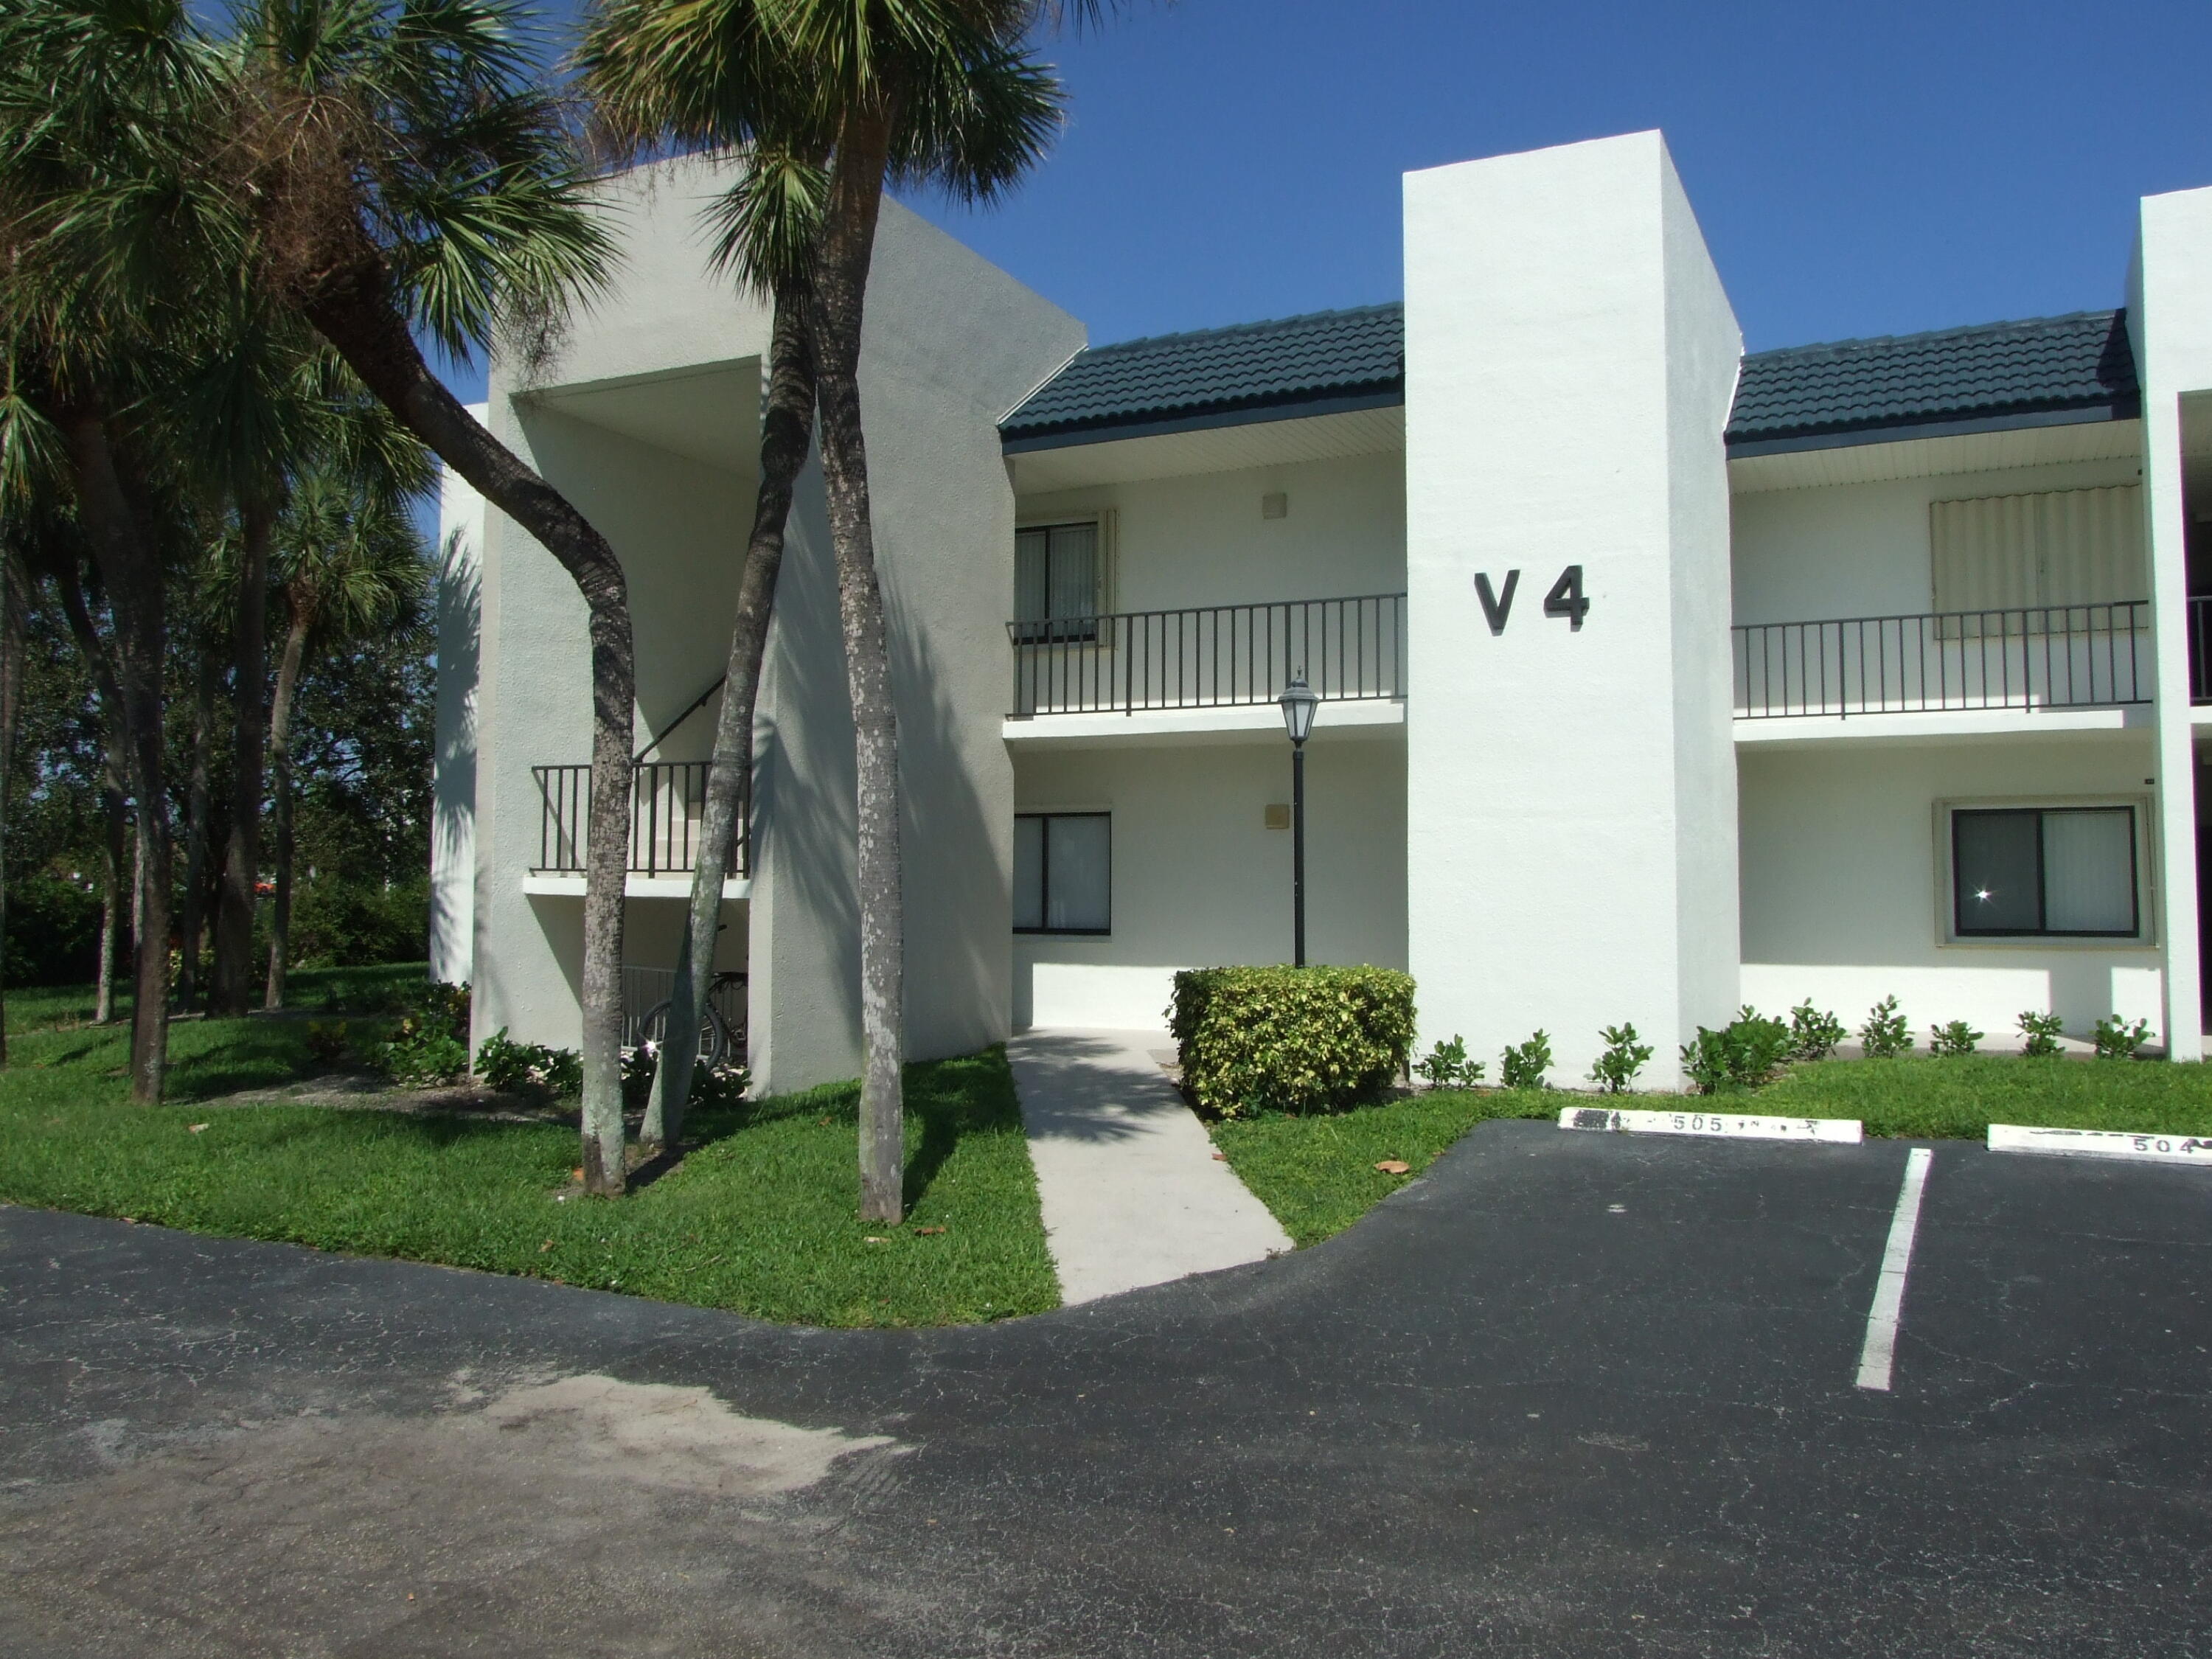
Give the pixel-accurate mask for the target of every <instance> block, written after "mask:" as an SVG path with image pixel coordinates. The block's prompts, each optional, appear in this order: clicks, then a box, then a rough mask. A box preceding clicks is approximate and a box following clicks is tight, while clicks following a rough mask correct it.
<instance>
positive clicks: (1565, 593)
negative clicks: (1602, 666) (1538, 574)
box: [1474, 564, 1590, 634]
mask: <svg viewBox="0 0 2212 1659" xmlns="http://www.w3.org/2000/svg"><path fill="white" fill-rule="evenodd" d="M1519 586H1521V573H1520V572H1519V571H1518V570H1509V571H1507V572H1506V573H1505V585H1504V586H1503V587H1498V588H1492V586H1491V585H1490V573H1489V572H1488V571H1486V570H1479V571H1477V572H1476V573H1475V576H1474V597H1475V598H1476V599H1480V600H1481V601H1482V618H1483V620H1484V621H1485V622H1486V623H1489V624H1490V631H1491V632H1492V633H1493V634H1503V633H1504V631H1505V621H1506V618H1507V617H1510V616H1511V615H1512V614H1513V593H1514V590H1515V589H1516V588H1517V587H1519ZM1589 608H1590V602H1589V599H1586V598H1584V597H1583V568H1582V566H1580V565H1578V564H1571V565H1569V566H1568V567H1567V568H1565V570H1562V571H1561V572H1559V580H1557V581H1555V582H1553V584H1552V591H1551V592H1548V593H1547V594H1545V595H1544V614H1545V615H1546V616H1547V617H1560V618H1563V619H1564V620H1565V623H1566V624H1567V626H1568V628H1569V629H1571V630H1573V631H1575V632H1577V633H1579V632H1581V631H1582V625H1583V617H1586V616H1588V615H1589Z"/></svg>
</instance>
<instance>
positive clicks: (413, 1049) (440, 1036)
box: [368, 1015, 469, 1089]
mask: <svg viewBox="0 0 2212 1659" xmlns="http://www.w3.org/2000/svg"><path fill="white" fill-rule="evenodd" d="M368 1057H369V1060H370V1062H371V1063H372V1064H374V1066H376V1067H377V1068H378V1069H379V1070H380V1071H382V1072H383V1073H386V1075H387V1076H389V1077H390V1078H391V1079H392V1081H393V1082H394V1083H397V1084H398V1085H401V1086H402V1087H404V1088H409V1089H427V1088H431V1087H434V1086H435V1085H438V1084H441V1083H450V1082H452V1081H453V1079H455V1078H458V1077H462V1076H465V1074H466V1073H467V1072H468V1069H469V1045H468V1044H467V1043H465V1042H462V1041H461V1040H460V1039H459V1037H457V1036H453V1035H452V1034H451V1033H450V1032H447V1031H444V1030H437V1029H435V1028H426V1027H424V1026H423V1025H422V1024H420V1023H419V1022H418V1021H417V1020H416V1018H414V1016H412V1015H410V1016H408V1017H407V1018H404V1019H402V1020H401V1021H400V1022H399V1029H398V1031H396V1032H395V1033H393V1035H392V1039H391V1041H390V1042H380V1043H378V1044H377V1045H376V1046H375V1047H374V1048H372V1049H371V1050H370V1051H369V1056H368Z"/></svg>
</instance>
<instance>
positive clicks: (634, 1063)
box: [622, 1042, 753, 1112]
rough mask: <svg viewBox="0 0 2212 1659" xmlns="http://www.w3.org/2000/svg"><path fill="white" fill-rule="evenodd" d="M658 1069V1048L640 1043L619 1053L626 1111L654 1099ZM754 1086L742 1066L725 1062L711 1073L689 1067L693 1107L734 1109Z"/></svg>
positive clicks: (638, 1110) (635, 1110) (642, 1105)
mask: <svg viewBox="0 0 2212 1659" xmlns="http://www.w3.org/2000/svg"><path fill="white" fill-rule="evenodd" d="M659 1069H660V1045H659V1043H657V1042H641V1043H639V1044H638V1045H637V1046H636V1047H635V1048H625V1049H623V1051H622V1091H623V1109H625V1110H628V1111H633V1112H641V1111H643V1110H644V1109H646V1107H647V1105H648V1104H649V1103H651V1102H652V1099H653V1074H654V1073H657V1072H658V1071H659ZM752 1085H753V1074H752V1073H751V1072H750V1070H749V1069H748V1068H747V1067H745V1066H736V1065H732V1064H731V1063H730V1062H729V1061H728V1060H724V1061H723V1062H722V1063H721V1064H720V1066H715V1067H714V1068H713V1069H712V1070H711V1071H710V1070H708V1068H707V1067H706V1066H693V1067H692V1068H691V1099H690V1104H691V1105H693V1106H734V1105H736V1104H737V1103H738V1102H739V1101H741V1100H743V1099H744V1097H745V1091H747V1090H748V1089H750V1088H751V1087H752Z"/></svg>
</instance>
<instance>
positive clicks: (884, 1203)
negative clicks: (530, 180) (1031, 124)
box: [815, 110, 906, 1224]
mask: <svg viewBox="0 0 2212 1659" xmlns="http://www.w3.org/2000/svg"><path fill="white" fill-rule="evenodd" d="M890 130H891V128H890V112H889V111H888V110H882V111H878V112H872V113H871V114H868V115H865V116H860V117H857V118H854V119H853V120H852V121H850V122H848V124H847V125H846V128H845V131H844V132H843V135H842V141H841V142H840V143H839V144H838V147H837V160H836V167H835V169H834V170H833V172H832V173H831V175H830V185H829V211H828V215H827V217H826V219H825V221H824V222H823V232H822V253H821V268H820V272H819V276H818V279H817V288H816V293H817V298H818V301H819V304H818V307H817V311H816V313H815V321H816V337H815V350H816V356H817V375H818V380H817V386H818V390H819V394H820V397H821V401H822V476H823V486H824V493H825V494H826V495H827V496H828V498H829V536H830V540H831V542H832V543H833V544H834V545H835V546H836V551H837V608H838V617H839V621H840V623H841V624H842V632H843V635H844V641H845V682H846V690H847V691H848V695H849V696H850V697H851V699H852V703H853V758H854V777H855V789H854V795H855V805H856V809H857V811H856V817H857V820H858V829H859V836H858V843H859V844H858V848H857V860H856V866H855V868H856V878H857V885H858V888H859V898H860V1213H861V1215H862V1216H863V1217H865V1218H866V1219H868V1220H871V1221H882V1222H888V1223H893V1224H896V1222H897V1221H898V1220H899V1218H900V1217H901V1215H902V1212H903V1211H904V1207H905V1193H904V1190H903V1188H904V1176H905V1163H906V1158H905V1146H904V1139H905V1120H904V1111H905V1103H904V1100H903V1097H902V1088H901V1079H900V1071H899V1067H900V1062H901V1060H902V1058H903V1057H904V1048H905V1022H906V1007H905V983H904V966H905V963H904V956H905V950H906V923H905V909H904V896H903V894H902V870H901V864H900V854H899V787H898V782H899V781H898V711H897V708H896V705H895V704H894V703H893V702H892V698H891V665H890V645H889V641H888V637H887V635H886V632H885V629H884V596H883V589H882V587H881V586H879V585H878V581H877V580H876V552H875V540H874V533H873V530H872V526H871V523H870V519H869V513H868V457H867V448H866V443H865V441H864V440H863V437H862V435H861V429H860V324H861V317H862V313H863V311H864V309H865V305H866V292H867V283H868V261H869V258H870V256H871V254H872V252H873V250H874V246H875V237H876V218H877V215H878V211H879V210H880V209H881V207H882V204H883V185H884V161H885V157H886V155H887V153H888V150H889V147H890Z"/></svg>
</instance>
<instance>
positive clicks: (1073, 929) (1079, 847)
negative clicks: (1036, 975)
mask: <svg viewBox="0 0 2212 1659" xmlns="http://www.w3.org/2000/svg"><path fill="white" fill-rule="evenodd" d="M1113 822H1114V821H1113V819H1112V817H1110V816H1109V814H1107V813H1104V812H1021V813H1017V814H1016V815H1015V817H1014V931H1015V932H1016V933H1107V932H1109V931H1110V924H1111V921H1112V916H1113V891H1114V832H1113Z"/></svg>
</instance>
